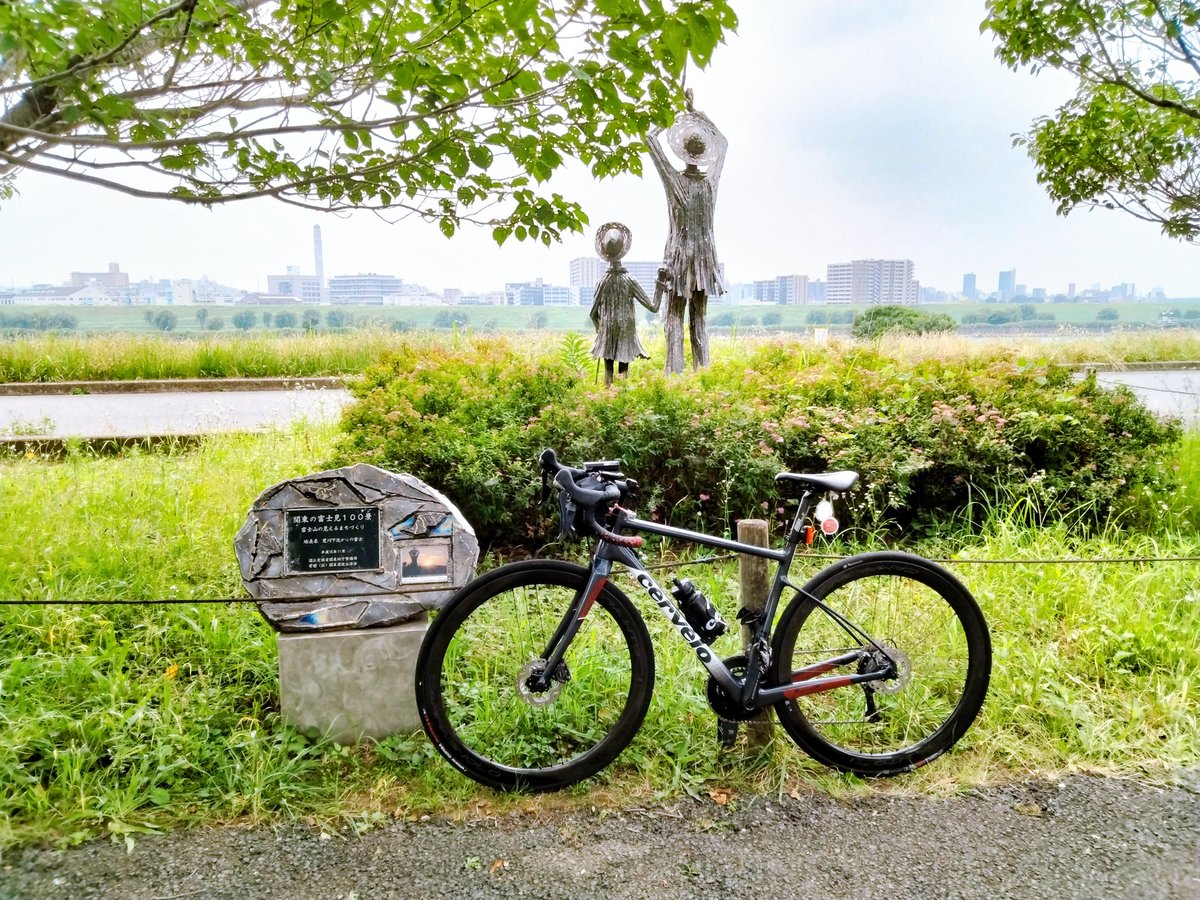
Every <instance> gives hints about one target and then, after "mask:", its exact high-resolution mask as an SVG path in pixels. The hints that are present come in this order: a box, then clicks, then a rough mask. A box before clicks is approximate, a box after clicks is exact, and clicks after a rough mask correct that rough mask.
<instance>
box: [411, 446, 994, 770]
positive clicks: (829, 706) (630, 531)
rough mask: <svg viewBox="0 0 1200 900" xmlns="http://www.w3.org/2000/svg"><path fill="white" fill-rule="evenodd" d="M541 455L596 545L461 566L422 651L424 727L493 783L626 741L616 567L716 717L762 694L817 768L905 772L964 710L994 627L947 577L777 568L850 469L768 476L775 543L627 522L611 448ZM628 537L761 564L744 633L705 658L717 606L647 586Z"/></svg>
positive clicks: (574, 766)
mask: <svg viewBox="0 0 1200 900" xmlns="http://www.w3.org/2000/svg"><path fill="white" fill-rule="evenodd" d="M540 465H541V471H542V484H543V494H544V495H545V494H546V492H547V491H546V489H547V488H548V487H549V486H550V485H551V484H552V485H553V487H554V488H556V489H557V492H558V501H559V512H560V516H561V534H560V536H561V537H566V536H568V535H570V534H576V535H578V536H580V537H585V538H594V539H595V541H596V543H595V547H594V550H593V551H592V554H591V559H590V562H589V564H588V565H587V566H581V565H578V564H576V563H572V562H567V561H563V560H551V559H532V560H526V561H522V562H516V563H512V564H509V565H505V566H502V567H500V568H497V569H493V570H492V571H490V572H487V573H485V574H484V575H482V576H480V577H478V578H476V579H474V580H473V581H471V582H470V583H468V584H467V585H466V586H464V587H463V588H462V589H460V590H459V591H458V592H457V593H456V594H455V595H454V596H453V597H452V598H451V600H450V601H449V602H448V603H447V605H446V606H445V607H444V608H443V609H442V610H441V611H440V612H439V613H438V614H437V615H436V616H435V618H434V619H433V621H432V623H431V625H430V628H429V631H428V633H427V635H426V637H425V640H424V642H423V644H422V646H421V651H420V654H419V656H418V659H417V672H416V694H417V707H418V710H419V712H420V718H421V722H422V724H423V726H424V729H425V733H426V734H427V735H428V736H429V739H430V741H432V743H433V745H434V746H435V747H436V748H437V750H438V751H439V752H440V753H441V755H442V756H444V757H445V758H446V759H447V760H448V761H449V762H450V764H451V765H453V766H454V767H455V768H457V769H458V770H459V771H461V772H463V773H465V774H466V775H468V776H469V777H471V778H473V779H475V780H476V781H478V782H480V783H482V784H485V785H489V786H491V787H493V788H497V789H500V790H521V791H549V790H557V789H560V788H563V787H566V786H568V785H572V784H575V783H576V782H579V781H581V780H583V779H585V778H588V777H590V776H592V775H594V774H596V773H597V772H599V771H600V770H601V769H603V768H604V767H605V766H607V765H608V764H609V763H611V762H612V761H613V760H614V759H616V757H617V756H618V754H620V753H621V751H622V750H624V749H625V747H626V746H628V744H629V742H630V741H631V740H633V737H634V735H635V734H636V733H637V731H638V728H639V727H640V726H641V724H642V721H643V719H644V718H645V716H646V711H647V708H648V707H649V705H650V697H651V692H652V690H653V686H654V650H653V647H652V645H651V641H650V635H649V633H648V631H647V629H646V624H645V622H644V621H643V619H642V618H641V616H640V614H639V612H638V610H637V608H636V607H635V606H634V605H633V603H632V602H631V601H630V600H629V598H628V597H627V596H626V594H625V593H624V591H622V590H621V588H620V587H618V586H617V585H616V584H615V583H614V582H613V580H612V576H613V566H614V564H615V563H620V564H622V565H623V566H625V567H626V568H627V569H628V570H629V574H630V575H631V576H632V577H633V579H634V580H635V581H636V582H637V584H638V585H639V586H640V587H641V588H642V589H643V590H645V591H646V593H647V595H648V596H649V599H650V601H651V602H652V603H653V604H654V606H655V607H657V608H658V609H659V610H661V612H662V613H663V615H664V616H666V618H667V619H668V620H669V621H670V622H671V624H672V625H674V627H675V629H676V631H677V632H678V634H679V636H680V637H681V638H682V639H683V640H684V641H685V642H686V643H687V644H688V645H689V646H690V647H691V649H692V652H693V653H694V654H695V656H696V658H697V659H698V660H699V661H700V663H701V665H703V667H704V668H705V670H706V671H707V674H708V684H707V698H708V702H709V705H710V706H711V707H712V709H713V710H714V711H715V712H716V713H717V715H718V716H720V717H722V718H724V719H728V720H732V721H735V722H736V721H746V720H749V719H751V718H753V717H754V716H756V715H757V714H759V713H760V712H761V711H762V710H765V709H768V708H773V709H774V710H775V713H776V715H777V717H778V719H779V722H780V724H782V726H783V728H784V729H785V730H786V731H787V733H788V735H790V736H791V738H792V739H793V740H794V741H795V742H796V743H797V744H798V745H799V746H800V747H801V748H802V749H803V750H805V751H806V752H807V753H808V754H809V755H810V756H812V757H813V758H814V759H816V760H818V761H819V762H821V763H823V764H825V765H828V766H831V767H833V768H836V769H840V770H843V771H847V772H854V773H857V774H859V775H863V776H884V775H896V774H900V773H903V772H909V771H912V770H914V769H916V768H917V767H919V766H923V765H925V764H926V763H928V762H930V761H931V760H933V759H936V758H937V757H938V756H940V755H941V754H943V753H945V752H946V751H947V750H948V749H949V748H950V747H951V746H953V745H954V743H955V742H956V741H958V740H959V738H961V737H962V736H963V734H964V733H965V732H966V731H967V729H968V728H969V727H970V725H971V723H972V722H973V721H974V720H975V717H976V715H977V714H978V713H979V710H980V707H981V706H982V705H983V701H984V697H985V696H986V694H987V688H988V681H989V678H990V675H991V639H990V636H989V634H988V628H987V623H986V622H985V621H984V617H983V614H982V612H981V611H980V609H979V606H978V604H977V603H976V602H975V599H974V598H973V597H972V596H971V593H970V592H969V591H968V590H967V588H966V587H964V586H963V585H962V584H961V583H960V582H959V581H958V579H956V578H955V577H954V576H953V575H952V574H950V573H949V572H947V571H946V570H945V569H943V568H942V567H940V566H938V565H936V564H934V563H932V562H930V561H929V560H926V559H922V558H921V557H918V556H914V555H911V554H908V553H901V552H892V551H883V552H869V553H860V554H858V555H855V556H850V557H847V558H845V559H841V560H839V561H837V562H835V563H833V564H831V565H829V566H827V567H825V568H823V569H821V570H820V571H819V572H817V573H816V575H814V576H813V577H812V578H811V579H809V580H808V581H807V583H805V584H804V585H802V586H801V585H797V584H796V583H794V582H793V581H792V580H790V578H789V572H790V569H791V566H792V561H793V558H794V556H795V554H796V552H797V550H798V548H800V547H801V546H802V545H806V544H807V543H808V542H810V541H811V539H812V535H813V533H814V529H815V528H824V529H825V530H827V531H829V530H833V529H830V527H829V525H830V523H831V521H833V520H832V507H831V505H830V503H831V500H832V499H835V498H836V497H838V496H840V495H841V494H844V493H846V492H847V491H849V490H850V489H851V488H852V487H853V486H854V484H855V482H856V481H857V480H858V475H857V473H855V472H826V473H821V474H813V475H805V474H797V473H792V472H783V473H780V474H779V475H778V476H777V477H776V483H777V485H779V486H780V487H781V488H782V489H785V490H786V491H787V492H788V493H791V494H792V495H794V496H795V497H796V498H797V499H798V500H799V503H798V507H797V509H796V513H795V517H794V519H793V521H792V524H791V527H790V529H789V530H788V533H787V535H786V537H785V539H784V543H783V547H782V548H780V549H771V548H769V547H760V546H754V545H751V544H746V543H742V542H739V541H736V540H730V539H728V538H724V537H718V536H715V535H710V534H705V533H702V532H698V531H689V530H687V529H683V528H677V527H673V526H670V525H666V524H661V523H658V522H652V521H647V520H645V519H640V518H638V517H637V516H636V515H635V514H634V513H633V512H631V511H630V510H628V509H627V508H626V507H625V506H624V505H622V504H624V503H626V502H629V499H630V498H631V497H632V496H633V495H634V493H635V492H636V490H637V483H636V481H634V480H633V479H631V478H627V477H626V476H625V475H624V474H623V473H622V472H621V471H620V465H619V463H618V462H616V461H612V460H606V461H599V462H589V463H585V464H584V465H582V466H581V467H578V468H575V467H571V466H565V465H562V464H560V463H559V462H558V459H557V456H556V454H555V453H554V451H552V450H546V451H544V452H543V453H542V455H541V459H540ZM814 502H815V508H814ZM810 511H812V512H813V513H815V514H814V515H810ZM640 534H649V535H658V536H661V537H664V538H669V539H672V540H675V541H684V542H688V543H693V544H698V545H702V546H705V547H712V548H717V549H721V550H729V551H734V552H737V553H746V554H751V555H753V556H758V557H764V558H766V559H768V560H771V561H773V562H774V563H775V564H776V572H775V577H774V581H773V583H772V585H771V588H770V591H769V593H768V595H767V597H766V598H765V601H764V602H763V604H762V607H761V612H751V611H749V610H747V609H745V608H743V609H742V610H741V611H740V612H739V615H738V619H739V621H741V622H742V624H743V625H744V626H745V627H746V628H747V629H748V632H747V633H748V634H749V635H750V638H749V640H748V645H747V647H746V649H745V650H744V651H743V652H741V653H738V654H735V655H732V656H730V657H728V658H725V659H721V658H719V657H718V656H717V655H716V653H715V652H714V650H713V648H712V644H713V642H714V640H715V639H716V638H717V637H718V636H719V635H720V634H721V633H722V632H724V631H725V628H726V625H725V622H724V620H723V618H722V617H721V615H720V612H719V610H718V609H717V608H716V607H714V606H713V604H711V603H710V602H709V601H708V599H707V598H706V597H704V596H703V594H702V593H701V592H700V591H698V590H697V589H696V588H695V586H694V585H692V584H691V582H689V581H685V580H680V579H675V580H674V584H673V587H671V588H670V589H664V588H663V587H660V586H659V584H658V583H657V582H656V581H655V580H654V578H653V577H652V576H651V575H650V572H649V571H648V570H647V566H646V565H645V563H643V562H642V559H641V557H640V556H639V554H638V552H637V551H638V548H640V547H641V546H642V544H643V538H642V537H640V536H639V535H640ZM785 592H786V593H788V594H789V595H790V600H789V602H788V603H787V604H786V606H783V607H782V609H783V612H782V614H781V615H779V616H778V618H777V617H776V612H777V611H778V610H779V609H780V608H781V605H782V601H783V600H784V595H785Z"/></svg>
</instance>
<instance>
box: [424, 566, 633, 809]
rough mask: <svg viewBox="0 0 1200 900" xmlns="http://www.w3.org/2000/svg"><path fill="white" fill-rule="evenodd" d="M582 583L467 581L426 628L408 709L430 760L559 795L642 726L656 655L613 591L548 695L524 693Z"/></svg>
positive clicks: (535, 578) (493, 782)
mask: <svg viewBox="0 0 1200 900" xmlns="http://www.w3.org/2000/svg"><path fill="white" fill-rule="evenodd" d="M587 578H588V572H587V569H584V568H583V567H581V566H577V565H574V564H572V563H567V562H558V561H551V560H528V561H525V562H519V563H513V564H512V565H508V566H503V567H501V568H499V569H495V570H493V571H491V572H489V573H487V574H486V575H483V576H481V577H480V578H477V579H476V580H475V581H473V582H471V583H470V584H468V585H467V586H466V587H464V588H463V589H462V590H461V591H460V592H459V593H458V594H456V595H455V596H454V597H453V598H452V599H451V601H450V602H449V603H448V604H447V605H446V607H445V609H443V610H442V611H441V612H440V613H439V614H438V615H437V617H436V618H435V619H434V620H433V623H432V624H431V625H430V628H429V632H428V634H426V636H425V640H424V642H423V644H422V645H421V652H420V655H419V656H418V658H417V677H416V689H417V709H418V710H419V712H420V715H421V722H422V724H423V725H424V727H425V733H426V734H427V735H428V736H429V739H430V740H431V741H432V742H433V744H434V746H435V747H437V749H438V751H439V752H440V753H441V754H442V755H443V756H444V757H446V759H447V760H449V761H450V763H451V764H453V765H454V766H455V767H456V768H457V769H459V770H460V771H462V772H464V773H465V774H467V775H469V776H470V777H471V778H474V779H475V780H476V781H478V782H480V783H482V784H485V785H488V786H489V787H494V788H497V789H500V790H526V791H549V790H557V789H559V788H563V787H566V786H568V785H571V784H574V783H576V782H578V781H582V780H583V779H584V778H587V777H589V776H591V775H594V774H595V773H597V772H599V771H600V770H601V769H603V768H604V767H605V766H607V765H608V764H609V763H610V762H612V761H613V760H614V759H615V758H616V757H617V755H618V754H619V753H620V752H621V751H622V750H624V749H625V747H626V746H627V745H628V744H629V742H630V741H631V740H632V739H633V736H634V735H635V734H636V733H637V730H638V728H639V727H640V725H641V724H642V719H644V718H645V716H646V710H647V708H648V707H649V706H650V695H651V691H652V689H653V684H654V652H653V649H652V647H651V644H650V635H649V634H648V633H647V631H646V625H645V623H644V622H643V621H642V619H641V617H640V616H639V615H638V613H637V610H636V609H635V608H634V606H633V604H631V603H630V602H629V599H628V598H627V597H626V596H625V594H624V593H622V592H621V590H620V589H619V588H617V587H616V586H615V585H614V584H612V583H611V582H608V583H606V584H605V586H604V588H603V590H601V592H600V594H599V596H598V597H597V598H596V602H595V603H594V604H592V605H591V608H590V609H588V610H587V612H586V616H585V617H584V619H583V622H582V624H581V626H580V629H579V632H578V634H576V635H575V637H574V639H573V640H572V641H571V644H570V646H569V647H568V648H567V652H566V656H565V658H564V659H563V663H562V665H561V666H559V667H558V669H559V671H557V672H556V673H554V677H553V678H552V679H551V681H550V687H549V689H548V690H543V691H540V692H539V691H536V690H533V689H531V687H530V679H531V678H532V677H533V676H534V675H536V674H540V673H541V669H539V665H541V666H542V669H544V664H543V659H542V657H543V655H544V654H545V653H546V651H547V648H548V644H549V642H550V640H551V638H552V637H553V635H554V634H555V632H556V630H557V629H558V627H559V625H560V623H561V622H562V621H563V617H564V616H565V615H567V613H568V612H569V610H570V608H571V603H572V601H573V600H574V598H575V597H576V596H577V595H578V593H579V592H580V591H582V590H583V589H584V586H585V584H586V583H587Z"/></svg>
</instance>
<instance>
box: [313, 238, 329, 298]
mask: <svg viewBox="0 0 1200 900" xmlns="http://www.w3.org/2000/svg"><path fill="white" fill-rule="evenodd" d="M313 255H314V256H315V257H316V260H317V283H318V284H319V285H320V287H321V305H322V306H328V305H329V285H327V284H326V283H325V253H324V251H323V250H322V249H321V226H320V225H314V226H313Z"/></svg>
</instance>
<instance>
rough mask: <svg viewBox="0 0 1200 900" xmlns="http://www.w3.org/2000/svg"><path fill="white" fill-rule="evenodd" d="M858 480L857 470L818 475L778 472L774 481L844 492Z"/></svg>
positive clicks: (779, 483)
mask: <svg viewBox="0 0 1200 900" xmlns="http://www.w3.org/2000/svg"><path fill="white" fill-rule="evenodd" d="M856 481H858V473H857V472H850V471H844V472H822V473H820V474H819V475H801V474H800V473H798V472H780V473H779V474H778V475H776V476H775V483H776V484H778V485H784V484H796V485H799V486H800V487H803V488H807V489H810V490H817V491H833V492H834V493H837V494H842V493H845V492H846V491H848V490H850V488H852V487H854V482H856Z"/></svg>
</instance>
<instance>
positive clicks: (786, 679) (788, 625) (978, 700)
mask: <svg viewBox="0 0 1200 900" xmlns="http://www.w3.org/2000/svg"><path fill="white" fill-rule="evenodd" d="M814 599H815V600H819V601H821V602H822V603H825V604H826V605H828V606H829V607H830V608H831V609H833V610H835V611H837V612H838V613H840V614H841V615H843V616H845V617H846V618H847V619H848V620H849V621H851V622H852V623H853V624H854V625H856V626H857V627H859V628H861V629H862V630H863V631H865V632H866V633H867V634H868V635H869V636H870V637H871V638H873V639H874V640H875V641H877V642H879V643H881V644H883V645H885V646H886V647H889V648H893V649H898V650H900V651H901V652H902V655H903V657H902V663H903V665H902V666H901V668H902V669H905V668H906V669H907V670H908V671H907V674H905V673H904V672H903V671H902V673H901V675H900V677H898V678H895V679H891V680H888V681H881V682H879V683H877V686H878V688H879V689H878V690H877V689H876V688H873V687H865V686H863V685H851V686H849V687H841V688H837V689H834V690H832V691H827V692H821V693H816V694H811V695H808V696H803V697H797V698H795V699H792V700H786V701H783V702H781V703H778V704H776V706H775V710H776V713H777V714H778V716H779V720H780V723H781V724H782V725H783V727H784V728H785V729H786V731H787V732H788V734H789V735H790V736H791V737H792V739H793V740H794V741H795V742H796V743H797V744H798V745H799V746H800V747H801V748H802V749H803V750H804V751H805V752H806V753H808V754H809V755H810V756H812V757H813V758H814V759H816V760H817V761H819V762H821V763H824V764H825V765H827V766H831V767H833V768H836V769H839V770H841V771H844V772H853V773H855V774H858V775H863V776H868V777H878V776H888V775H898V774H901V773H904V772H910V771H912V770H913V769H916V768H918V767H919V766H923V765H925V764H926V763H929V762H931V761H932V760H934V759H936V758H937V757H939V756H941V755H942V754H943V753H945V752H946V751H947V750H948V749H950V747H952V746H953V745H954V744H955V743H956V742H957V741H958V740H959V738H961V737H962V736H963V734H964V733H965V732H966V731H967V729H968V728H969V727H970V726H971V723H972V722H974V721H975V718H976V716H977V715H978V714H979V710H980V709H981V708H982V706H983V701H984V698H985V697H986V696H987V689H988V682H989V680H990V677H991V659H992V651H991V638H990V636H989V634H988V628H987V623H986V621H985V620H984V617H983V613H982V612H981V611H980V609H979V605H978V604H977V603H976V602H975V598H974V597H972V596H971V593H970V591H968V590H967V588H966V587H965V586H964V585H963V584H962V583H961V582H960V581H958V579H957V578H955V577H954V576H953V575H951V574H950V573H949V572H947V571H946V570H945V569H943V568H941V567H940V566H938V565H936V564H934V563H932V562H930V561H928V560H926V559H922V558H920V557H917V556H912V555H910V554H907V553H897V552H879V553H863V554H859V555H857V556H852V557H849V558H847V559H844V560H840V561H839V562H837V563H834V564H833V565H831V566H829V567H827V568H825V569H823V570H822V571H820V572H818V573H817V574H816V575H815V576H813V578H812V579H811V580H810V581H809V582H808V583H807V584H806V585H804V587H803V588H802V589H801V590H800V592H799V593H798V594H797V595H796V596H795V597H794V598H793V599H792V601H791V602H790V603H789V604H788V607H787V609H785V610H784V613H783V616H782V617H781V618H780V620H779V625H778V628H777V630H776V632H775V636H774V639H773V641H772V646H773V651H774V652H773V662H772V671H773V677H774V681H775V683H776V684H788V683H790V682H791V681H792V677H793V675H792V673H793V672H794V671H795V670H796V669H798V668H800V667H802V666H804V665H806V664H811V663H814V662H818V661H819V660H822V659H829V658H830V657H832V656H835V655H837V653H839V652H843V651H847V650H853V649H856V648H858V647H864V646H868V645H866V644H865V642H863V641H856V640H853V639H850V637H849V635H848V634H847V632H846V631H845V629H843V628H841V627H840V626H839V625H838V624H837V623H836V622H835V621H834V620H833V618H832V617H831V616H830V615H829V614H828V613H826V612H825V611H824V610H823V609H821V607H820V606H818V605H817V603H815V602H814ZM890 655H891V654H890ZM872 702H874V704H875V715H874V717H871V714H870V712H869V710H870V704H871V703H872ZM856 711H857V712H856Z"/></svg>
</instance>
